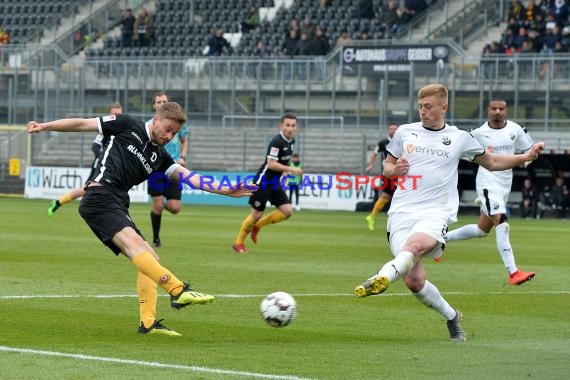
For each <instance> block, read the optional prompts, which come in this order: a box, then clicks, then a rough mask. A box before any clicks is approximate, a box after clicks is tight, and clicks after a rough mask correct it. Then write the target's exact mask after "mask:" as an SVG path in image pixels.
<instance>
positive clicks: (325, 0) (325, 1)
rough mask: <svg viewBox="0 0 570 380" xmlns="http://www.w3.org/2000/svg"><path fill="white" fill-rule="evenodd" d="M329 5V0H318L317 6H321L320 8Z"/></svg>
mask: <svg viewBox="0 0 570 380" xmlns="http://www.w3.org/2000/svg"><path fill="white" fill-rule="evenodd" d="M330 5H331V0H319V6H320V7H321V9H324V8H326V7H330Z"/></svg>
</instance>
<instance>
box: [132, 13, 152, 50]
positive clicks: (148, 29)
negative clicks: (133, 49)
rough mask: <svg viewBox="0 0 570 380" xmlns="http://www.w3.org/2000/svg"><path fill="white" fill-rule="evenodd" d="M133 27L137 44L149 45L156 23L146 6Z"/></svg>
mask: <svg viewBox="0 0 570 380" xmlns="http://www.w3.org/2000/svg"><path fill="white" fill-rule="evenodd" d="M133 28H134V35H133V38H134V39H135V44H136V46H139V47H145V46H149V45H150V42H151V41H152V38H153V35H154V23H153V21H152V17H151V16H150V15H149V14H148V11H147V10H146V9H145V8H141V9H140V11H139V14H138V16H137V18H136V19H135V23H134V27H133Z"/></svg>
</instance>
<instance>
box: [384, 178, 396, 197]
mask: <svg viewBox="0 0 570 380" xmlns="http://www.w3.org/2000/svg"><path fill="white" fill-rule="evenodd" d="M382 181H383V182H382V186H384V184H386V182H388V183H387V184H386V187H385V188H384V189H383V190H381V191H382V192H383V193H386V194H388V195H389V196H391V197H392V196H393V195H394V192H395V191H396V187H397V186H394V188H392V181H391V180H390V179H388V181H386V180H384V179H383V180H382Z"/></svg>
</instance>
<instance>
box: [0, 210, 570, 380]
mask: <svg viewBox="0 0 570 380" xmlns="http://www.w3.org/2000/svg"><path fill="white" fill-rule="evenodd" d="M48 203H49V202H48V201H45V200H43V201H40V200H24V199H0V210H2V211H1V213H0V215H1V216H2V217H1V218H0V315H1V321H2V323H1V326H2V328H1V332H0V378H6V379H9V378H19V379H44V378H48V379H49V378H57V379H94V378H105V379H141V378H143V379H146V378H166V379H189V378H192V379H248V378H268V379H296V378H310V379H369V378H370V379H371V378H388V379H414V378H416V379H523V378H535V379H567V378H570V317H569V315H570V286H569V274H570V256H569V255H570V251H569V246H570V238H569V236H570V234H569V230H570V222H569V221H560V220H540V221H537V220H522V219H520V218H518V217H516V216H513V218H512V220H511V227H512V228H511V242H512V244H513V247H514V251H515V257H516V260H517V264H518V265H519V266H520V267H521V268H522V269H524V270H533V271H536V272H537V275H536V277H535V278H534V279H533V280H532V281H530V282H528V283H526V284H523V285H522V286H518V287H513V286H510V285H509V284H508V281H507V275H506V271H505V269H504V268H503V265H502V262H501V260H500V257H499V255H498V253H497V251H496V247H495V237H494V232H493V233H491V236H489V237H488V238H484V239H474V240H469V241H461V242H453V243H450V244H449V245H448V247H447V249H446V253H445V255H444V258H443V261H442V262H441V263H439V264H438V263H435V262H433V261H432V260H424V263H425V265H426V268H427V271H428V277H429V278H430V280H431V281H432V282H434V283H435V284H436V285H437V286H438V287H439V288H440V290H441V291H442V293H443V294H444V296H445V297H446V298H447V299H448V301H449V302H450V303H451V304H452V306H455V307H457V308H458V309H460V310H461V311H463V313H464V315H465V317H464V321H463V327H464V328H465V330H466V332H467V336H468V341H467V342H465V343H454V342H450V341H448V333H447V329H446V327H445V321H443V320H442V318H441V316H440V315H439V314H437V313H436V312H433V311H431V310H429V309H427V308H425V306H423V305H421V304H420V303H419V302H418V301H417V300H416V299H415V298H414V297H412V296H410V295H409V294H408V293H407V290H406V289H405V287H404V285H403V283H402V282H401V281H398V282H396V283H394V284H392V286H391V287H390V289H388V291H387V292H386V293H385V294H383V295H380V296H376V297H368V298H365V299H357V298H354V297H353V296H352V290H353V289H354V287H355V286H356V285H358V284H359V283H360V282H362V281H363V280H364V279H365V278H367V277H368V276H369V275H370V274H372V273H373V272H374V271H376V269H377V268H378V267H379V266H380V265H381V264H383V263H384V262H386V261H387V260H389V259H390V257H391V256H390V254H389V251H388V246H387V244H386V237H385V222H386V216H385V214H382V215H380V216H379V217H378V219H377V223H376V226H377V228H376V231H374V232H369V231H368V230H367V228H366V223H365V221H364V217H365V216H366V215H365V214H363V213H350V212H323V211H311V210H302V211H300V212H298V213H296V214H295V215H294V216H293V218H292V219H290V220H288V221H285V222H283V223H281V224H279V225H271V226H267V227H266V228H264V229H263V230H262V231H261V233H260V235H259V244H257V245H254V244H253V243H252V242H251V241H250V240H249V239H248V241H246V245H247V247H248V249H249V254H247V255H237V254H235V253H234V252H233V251H232V249H231V243H232V240H233V239H234V237H235V235H236V233H237V231H238V228H239V226H240V224H241V221H242V219H243V217H244V216H245V215H246V214H247V213H248V212H249V210H248V208H247V207H215V206H185V207H184V208H183V210H182V213H181V214H179V215H174V216H173V215H169V214H165V216H164V217H163V232H162V236H161V237H162V242H163V247H161V248H160V249H159V250H158V253H159V254H160V257H161V262H162V263H163V264H164V265H165V266H166V267H167V268H169V269H171V270H172V271H173V272H174V273H175V274H176V275H177V276H178V277H179V278H180V279H183V280H190V282H191V283H192V284H193V286H194V287H195V288H196V290H198V291H203V292H206V293H210V294H214V295H216V296H217V300H216V301H215V302H214V303H212V304H209V305H204V306H194V307H189V308H186V309H185V310H181V311H176V310H173V309H171V308H170V307H169V305H168V298H167V297H166V296H164V292H163V291H162V290H161V289H159V290H160V292H161V293H160V294H161V297H160V298H159V305H158V316H159V318H165V320H164V322H163V323H165V324H166V325H167V326H169V327H171V328H172V329H174V330H176V331H178V332H179V333H181V334H182V335H183V336H182V337H177V338H176V337H166V336H154V337H146V336H141V335H140V334H137V324H138V302H137V298H136V292H135V279H136V270H135V268H134V267H133V266H132V265H131V263H130V262H129V261H128V260H127V259H126V258H125V257H123V256H121V257H115V256H114V255H112V254H111V252H110V251H108V250H107V249H106V248H105V247H104V246H103V245H102V244H101V243H100V242H99V241H98V240H97V239H96V238H95V236H94V235H93V234H92V233H91V231H90V230H89V229H88V227H87V226H86V225H85V223H84V222H83V220H82V219H81V217H80V216H79V214H78V213H77V206H78V203H73V204H69V205H65V206H64V207H63V208H61V209H60V210H58V211H57V213H56V215H55V216H54V217H53V218H48V217H47V214H46V209H47V207H48ZM149 210H150V206H149V205H140V204H135V205H133V206H132V208H131V214H132V216H133V219H134V221H135V222H136V223H137V225H138V226H139V228H140V229H141V231H143V233H144V234H145V235H146V236H147V238H150V237H151V228H150V220H149V219H150V218H149ZM474 221H475V218H474V217H473V216H465V217H460V221H459V223H457V224H455V225H453V226H451V228H457V227H458V226H460V225H463V224H466V223H473V222H474ZM277 290H283V291H287V292H289V293H291V294H293V296H294V297H295V298H296V300H297V303H298V310H299V311H298V315H297V319H296V320H295V321H294V322H293V324H292V325H290V326H288V327H285V328H282V329H278V328H271V327H269V326H267V325H266V324H265V323H264V322H263V321H262V320H261V318H260V316H259V303H260V301H261V299H262V298H263V296H264V295H266V294H268V293H270V292H273V291H277Z"/></svg>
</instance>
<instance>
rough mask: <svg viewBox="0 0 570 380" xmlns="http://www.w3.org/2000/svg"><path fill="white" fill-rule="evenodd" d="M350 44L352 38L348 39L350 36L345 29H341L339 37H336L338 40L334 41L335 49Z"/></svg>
mask: <svg viewBox="0 0 570 380" xmlns="http://www.w3.org/2000/svg"><path fill="white" fill-rule="evenodd" d="M351 42H352V37H350V34H348V31H347V30H346V29H343V30H342V31H341V32H340V36H338V38H337V39H336V43H335V47H337V48H338V47H341V46H343V45H346V44H349V43H351Z"/></svg>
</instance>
